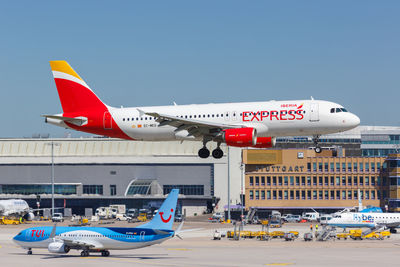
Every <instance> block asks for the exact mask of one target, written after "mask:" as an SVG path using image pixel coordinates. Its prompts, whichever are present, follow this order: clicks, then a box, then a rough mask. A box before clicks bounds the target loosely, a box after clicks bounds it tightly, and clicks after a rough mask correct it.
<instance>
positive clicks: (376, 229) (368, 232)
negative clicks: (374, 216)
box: [362, 225, 385, 236]
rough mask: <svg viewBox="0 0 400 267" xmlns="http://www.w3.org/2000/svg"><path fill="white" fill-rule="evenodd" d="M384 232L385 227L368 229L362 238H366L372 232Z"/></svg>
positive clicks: (379, 226) (378, 226)
mask: <svg viewBox="0 0 400 267" xmlns="http://www.w3.org/2000/svg"><path fill="white" fill-rule="evenodd" d="M383 230H385V227H384V226H382V225H377V226H375V227H373V228H368V229H367V230H365V231H363V232H362V236H366V235H369V234H370V233H372V232H380V231H383Z"/></svg>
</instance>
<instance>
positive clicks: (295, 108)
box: [43, 61, 360, 158]
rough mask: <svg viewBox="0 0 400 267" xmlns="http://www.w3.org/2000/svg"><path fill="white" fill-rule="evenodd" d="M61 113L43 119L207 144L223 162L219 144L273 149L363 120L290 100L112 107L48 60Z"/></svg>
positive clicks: (203, 152) (134, 136)
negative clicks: (287, 139) (284, 139)
mask: <svg viewBox="0 0 400 267" xmlns="http://www.w3.org/2000/svg"><path fill="white" fill-rule="evenodd" d="M50 66H51V70H52V72H53V76H54V80H55V82H56V86H57V90H58V95H59V97H60V101H61V106H62V109H63V113H60V114H55V115H43V116H44V117H45V118H46V122H47V123H51V124H54V125H57V126H61V127H65V128H70V129H74V130H77V131H82V132H87V133H92V134H98V135H104V136H109V137H115V138H122V139H128V140H143V141H171V140H197V141H199V140H200V141H203V147H202V148H201V149H200V150H199V156H200V157H201V158H207V157H208V156H209V155H210V151H209V150H208V149H207V147H206V144H207V142H209V141H214V142H217V148H216V149H214V150H213V151H212V156H213V157H214V158H221V157H222V156H223V152H222V150H221V149H220V144H221V143H226V144H227V145H228V146H235V147H257V148H269V147H273V146H274V145H275V140H276V137H277V136H313V137H314V142H315V150H316V152H317V153H319V152H321V147H320V146H319V145H318V137H319V136H320V135H322V134H329V133H336V132H342V131H346V130H350V129H352V128H354V127H356V126H358V125H359V124H360V119H359V118H358V117H357V116H356V115H354V114H352V113H350V112H348V111H347V110H346V109H345V108H343V107H342V106H341V105H339V104H336V103H333V102H328V101H322V100H314V99H311V100H288V101H267V102H246V103H226V104H201V105H176V104H174V105H171V106H151V107H132V108H114V107H110V106H108V105H106V104H104V103H103V102H102V101H101V100H100V99H99V98H98V97H97V96H96V94H95V93H94V92H93V91H92V90H91V89H90V87H89V86H88V85H87V84H86V83H85V81H84V80H83V79H82V78H81V77H80V76H79V75H78V74H77V73H76V72H75V71H74V70H73V69H72V67H71V66H70V65H69V64H68V63H67V62H66V61H50Z"/></svg>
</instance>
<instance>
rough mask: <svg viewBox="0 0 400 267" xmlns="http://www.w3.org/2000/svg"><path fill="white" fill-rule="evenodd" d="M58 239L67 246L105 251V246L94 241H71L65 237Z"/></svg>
mask: <svg viewBox="0 0 400 267" xmlns="http://www.w3.org/2000/svg"><path fill="white" fill-rule="evenodd" d="M57 239H59V240H61V241H63V242H64V244H65V245H67V246H69V247H73V248H77V247H79V248H91V249H103V248H104V246H103V244H101V243H99V242H96V241H92V240H89V241H88V240H79V239H69V238H63V237H58V238H57Z"/></svg>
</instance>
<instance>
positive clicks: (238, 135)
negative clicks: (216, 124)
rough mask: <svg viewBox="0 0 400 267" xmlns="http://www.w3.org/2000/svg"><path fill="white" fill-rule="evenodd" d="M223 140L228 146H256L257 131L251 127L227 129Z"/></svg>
mask: <svg viewBox="0 0 400 267" xmlns="http://www.w3.org/2000/svg"><path fill="white" fill-rule="evenodd" d="M223 139H224V141H225V143H226V144H227V145H228V146H235V147H250V146H255V145H256V141H257V131H256V129H254V128H250V127H247V128H236V129H227V130H225V131H224V136H223Z"/></svg>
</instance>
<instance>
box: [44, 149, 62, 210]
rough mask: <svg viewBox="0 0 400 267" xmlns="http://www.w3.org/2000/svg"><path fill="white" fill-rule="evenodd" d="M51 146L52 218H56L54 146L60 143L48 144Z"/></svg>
mask: <svg viewBox="0 0 400 267" xmlns="http://www.w3.org/2000/svg"><path fill="white" fill-rule="evenodd" d="M46 145H50V146H51V216H54V146H59V145H60V144H59V143H54V141H51V143H49V144H46Z"/></svg>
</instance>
